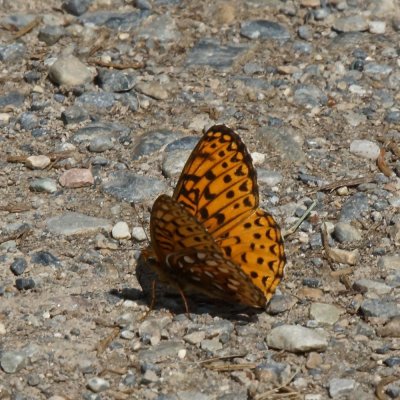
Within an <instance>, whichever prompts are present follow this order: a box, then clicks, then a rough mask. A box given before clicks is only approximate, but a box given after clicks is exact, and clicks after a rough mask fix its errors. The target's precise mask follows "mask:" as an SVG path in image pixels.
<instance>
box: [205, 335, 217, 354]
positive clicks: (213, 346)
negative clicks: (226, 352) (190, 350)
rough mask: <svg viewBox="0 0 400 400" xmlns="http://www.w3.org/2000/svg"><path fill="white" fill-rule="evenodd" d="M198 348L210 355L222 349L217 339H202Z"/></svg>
mask: <svg viewBox="0 0 400 400" xmlns="http://www.w3.org/2000/svg"><path fill="white" fill-rule="evenodd" d="M200 347H201V348H202V349H203V350H205V351H208V352H210V353H211V354H214V353H216V352H217V351H219V350H221V349H222V343H221V342H220V341H219V340H218V338H217V337H215V338H212V339H204V340H203V341H202V342H201V344H200Z"/></svg>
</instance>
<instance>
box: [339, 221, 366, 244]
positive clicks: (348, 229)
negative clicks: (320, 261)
mask: <svg viewBox="0 0 400 400" xmlns="http://www.w3.org/2000/svg"><path fill="white" fill-rule="evenodd" d="M333 236H334V237H335V239H336V240H337V241H338V242H339V243H351V242H355V241H358V240H361V238H362V237H361V233H360V231H359V230H358V229H357V228H355V227H354V226H353V225H350V224H348V223H346V222H338V223H337V224H336V225H335V228H334V230H333Z"/></svg>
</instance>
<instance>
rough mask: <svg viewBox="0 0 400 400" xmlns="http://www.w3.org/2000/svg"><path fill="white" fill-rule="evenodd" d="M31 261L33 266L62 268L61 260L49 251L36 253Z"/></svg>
mask: <svg viewBox="0 0 400 400" xmlns="http://www.w3.org/2000/svg"><path fill="white" fill-rule="evenodd" d="M31 261H32V263H33V264H40V265H46V266H48V265H53V266H55V267H59V266H61V263H60V260H59V259H58V258H57V257H56V256H54V255H53V254H51V253H49V252H48V251H38V252H36V253H33V254H32V258H31Z"/></svg>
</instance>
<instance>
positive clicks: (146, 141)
mask: <svg viewBox="0 0 400 400" xmlns="http://www.w3.org/2000/svg"><path fill="white" fill-rule="evenodd" d="M180 138H182V134H181V133H180V132H176V131H170V130H167V129H160V130H157V131H151V132H147V133H145V134H144V135H142V136H141V137H140V139H139V140H138V143H137V144H136V146H135V147H134V149H133V159H134V160H137V159H139V158H140V157H142V156H145V155H149V154H152V153H155V152H156V151H159V150H161V148H162V147H164V146H165V145H167V144H169V143H171V142H174V141H176V140H177V139H180Z"/></svg>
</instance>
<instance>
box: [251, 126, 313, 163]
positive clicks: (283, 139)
mask: <svg viewBox="0 0 400 400" xmlns="http://www.w3.org/2000/svg"><path fill="white" fill-rule="evenodd" d="M293 136H294V132H293V131H292V130H291V129H276V128H270V127H263V128H260V129H258V130H257V131H256V137H257V139H258V141H259V143H260V145H261V148H260V151H262V152H265V153H268V151H269V149H274V151H275V152H277V153H278V154H279V155H280V156H281V157H283V158H285V159H287V160H290V161H293V162H295V163H302V162H304V160H305V154H304V152H303V150H302V148H301V146H300V144H299V143H298V142H297V141H296V140H295V139H294V137H293Z"/></svg>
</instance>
